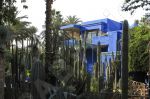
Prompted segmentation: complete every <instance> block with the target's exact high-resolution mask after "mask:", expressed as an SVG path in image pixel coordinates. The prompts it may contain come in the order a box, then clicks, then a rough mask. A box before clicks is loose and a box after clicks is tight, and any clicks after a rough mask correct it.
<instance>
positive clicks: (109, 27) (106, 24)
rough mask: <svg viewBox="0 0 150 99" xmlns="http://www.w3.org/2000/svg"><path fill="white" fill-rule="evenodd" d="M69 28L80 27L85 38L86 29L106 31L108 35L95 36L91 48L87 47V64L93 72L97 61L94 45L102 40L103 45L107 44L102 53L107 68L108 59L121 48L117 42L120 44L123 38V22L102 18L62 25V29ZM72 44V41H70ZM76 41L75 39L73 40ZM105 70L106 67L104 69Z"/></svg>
mask: <svg viewBox="0 0 150 99" xmlns="http://www.w3.org/2000/svg"><path fill="white" fill-rule="evenodd" d="M69 28H78V29H80V34H81V35H82V36H81V39H82V40H84V39H83V35H84V34H85V33H86V31H90V30H99V31H102V32H104V33H106V34H107V35H106V36H95V37H93V38H92V42H91V48H87V51H86V64H87V71H88V72H92V68H93V65H94V63H95V62H96V52H95V50H92V46H93V45H98V42H100V44H101V45H105V46H107V48H108V49H107V50H106V49H105V51H106V52H105V53H102V55H101V62H102V64H103V63H105V64H104V68H106V67H105V66H106V64H107V63H106V61H107V62H109V60H111V59H112V52H114V55H115V53H116V51H117V50H120V49H121V46H118V49H117V44H118V45H120V44H119V43H120V39H121V34H122V23H121V22H116V21H114V20H111V19H108V18H106V19H100V20H94V21H88V22H83V23H82V24H81V25H72V24H71V25H67V26H62V27H61V29H63V30H67V29H69ZM69 42H70V43H69V44H71V41H69ZM72 43H74V41H73V42H72ZM74 44H76V43H74ZM104 72H105V69H104Z"/></svg>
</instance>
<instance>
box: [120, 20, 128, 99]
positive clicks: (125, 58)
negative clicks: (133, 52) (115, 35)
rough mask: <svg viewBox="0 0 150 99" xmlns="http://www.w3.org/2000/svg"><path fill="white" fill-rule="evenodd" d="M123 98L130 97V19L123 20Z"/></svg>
mask: <svg viewBox="0 0 150 99" xmlns="http://www.w3.org/2000/svg"><path fill="white" fill-rule="evenodd" d="M121 50H122V65H121V66H122V75H121V76H122V98H121V99H128V21H127V20H125V21H124V22H123V34H122V49H121Z"/></svg>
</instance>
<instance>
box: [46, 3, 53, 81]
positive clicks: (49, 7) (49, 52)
mask: <svg viewBox="0 0 150 99" xmlns="http://www.w3.org/2000/svg"><path fill="white" fill-rule="evenodd" d="M52 3H53V0H46V22H45V23H46V31H45V42H46V45H45V72H46V81H48V77H49V67H50V66H51V65H52V63H53V60H51V59H52V53H53V52H52V42H51V40H52V33H51V26H52V22H51V21H52V17H51V12H52Z"/></svg>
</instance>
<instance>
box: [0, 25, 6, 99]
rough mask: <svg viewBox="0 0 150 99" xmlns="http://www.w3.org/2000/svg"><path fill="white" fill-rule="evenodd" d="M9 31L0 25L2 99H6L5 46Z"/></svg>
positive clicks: (0, 96)
mask: <svg viewBox="0 0 150 99" xmlns="http://www.w3.org/2000/svg"><path fill="white" fill-rule="evenodd" d="M7 34H8V31H7V29H6V28H5V27H4V26H0V99H4V80H5V76H4V74H5V69H4V48H5V44H6V41H7Z"/></svg>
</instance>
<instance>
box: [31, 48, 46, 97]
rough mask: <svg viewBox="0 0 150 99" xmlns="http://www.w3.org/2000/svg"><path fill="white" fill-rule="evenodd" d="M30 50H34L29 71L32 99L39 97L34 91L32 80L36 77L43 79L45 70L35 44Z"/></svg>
mask: <svg viewBox="0 0 150 99" xmlns="http://www.w3.org/2000/svg"><path fill="white" fill-rule="evenodd" d="M32 51H33V52H34V54H33V66H32V71H31V73H32V74H31V75H32V76H31V80H32V84H33V90H32V94H33V99H40V97H39V95H38V93H37V91H36V88H35V85H34V82H35V81H36V80H38V79H40V80H45V79H44V77H45V72H44V67H43V64H42V63H41V62H40V60H39V52H38V48H37V46H34V47H33V50H32Z"/></svg>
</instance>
